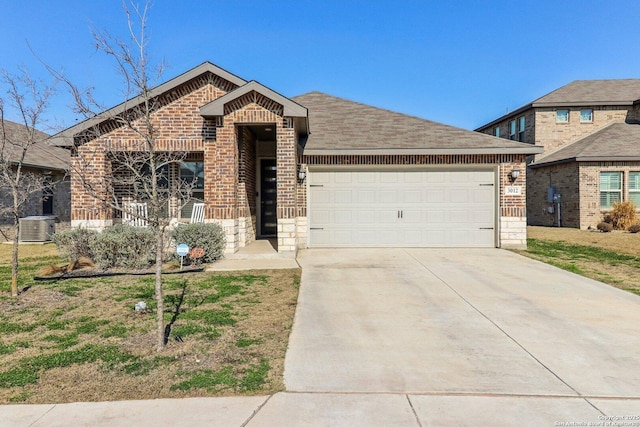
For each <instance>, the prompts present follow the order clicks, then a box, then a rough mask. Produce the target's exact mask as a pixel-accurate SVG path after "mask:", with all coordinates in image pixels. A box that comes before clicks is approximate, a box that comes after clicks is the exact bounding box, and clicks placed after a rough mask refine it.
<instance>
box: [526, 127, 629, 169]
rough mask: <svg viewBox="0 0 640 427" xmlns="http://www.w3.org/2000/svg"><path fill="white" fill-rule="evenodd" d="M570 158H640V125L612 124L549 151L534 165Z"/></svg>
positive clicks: (613, 159)
mask: <svg viewBox="0 0 640 427" xmlns="http://www.w3.org/2000/svg"><path fill="white" fill-rule="evenodd" d="M569 161H578V162H589V161H640V125H638V124H628V123H612V124H610V125H609V126H606V127H604V128H602V129H600V130H598V131H596V132H594V133H592V134H591V135H588V136H585V137H584V138H582V139H579V140H577V141H575V142H573V143H571V144H569V145H566V146H564V147H562V148H559V149H558V150H556V151H554V152H552V153H549V154H548V155H546V156H544V157H543V158H541V159H538V161H536V162H535V163H533V164H532V165H531V166H532V167H538V166H548V165H550V164H555V163H564V162H569Z"/></svg>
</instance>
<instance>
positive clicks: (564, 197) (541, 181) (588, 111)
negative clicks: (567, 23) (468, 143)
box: [476, 79, 640, 229]
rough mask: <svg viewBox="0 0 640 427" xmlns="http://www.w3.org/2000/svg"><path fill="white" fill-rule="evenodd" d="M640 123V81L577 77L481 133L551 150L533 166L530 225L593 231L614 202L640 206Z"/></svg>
mask: <svg viewBox="0 0 640 427" xmlns="http://www.w3.org/2000/svg"><path fill="white" fill-rule="evenodd" d="M639 123H640V79H627V80H577V81H574V82H572V83H569V84H568V85H566V86H563V87H561V88H559V89H557V90H555V91H553V92H551V93H549V94H547V95H545V96H543V97H541V98H538V99H537V100H535V101H533V102H531V103H529V104H527V105H525V106H523V107H521V108H519V109H517V110H515V111H513V112H511V113H508V114H505V115H504V116H502V117H500V118H498V119H496V120H494V121H492V122H490V123H488V124H486V125H484V126H482V127H480V128H478V129H476V130H477V131H478V132H482V133H485V134H489V135H495V136H500V137H502V138H507V139H513V140H517V141H522V142H525V143H529V144H535V145H537V146H541V147H544V153H543V154H539V155H536V156H535V158H533V157H532V158H530V159H529V161H530V163H529V165H528V168H527V218H528V221H529V224H530V225H556V226H557V225H558V221H560V225H562V226H564V227H575V228H581V229H586V228H589V227H591V228H595V227H596V225H597V224H598V222H600V221H602V219H603V217H604V215H605V214H606V213H607V212H608V211H609V210H610V209H611V208H612V205H613V203H614V202H620V201H632V202H634V203H635V204H636V207H640V124H639ZM558 195H559V197H558ZM558 202H559V203H558Z"/></svg>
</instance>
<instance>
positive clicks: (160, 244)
mask: <svg viewBox="0 0 640 427" xmlns="http://www.w3.org/2000/svg"><path fill="white" fill-rule="evenodd" d="M163 248H164V239H163V237H162V230H161V229H157V230H156V303H157V309H156V323H157V325H156V327H157V329H158V331H157V332H158V333H157V335H158V336H157V343H156V344H157V345H156V350H157V351H162V350H163V349H164V297H163V295H162V250H163Z"/></svg>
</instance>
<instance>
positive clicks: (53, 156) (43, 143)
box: [0, 120, 71, 171]
mask: <svg viewBox="0 0 640 427" xmlns="http://www.w3.org/2000/svg"><path fill="white" fill-rule="evenodd" d="M2 126H3V128H4V133H5V136H6V146H5V149H6V150H7V151H6V152H8V153H9V160H10V161H12V162H16V161H18V160H19V156H20V153H21V151H22V148H21V147H20V143H21V141H24V138H25V137H26V134H27V129H26V127H25V126H24V125H21V124H19V123H15V122H10V121H8V120H5V121H4V123H3V124H2ZM1 133H2V127H0V141H1V140H2V139H3V138H2V134H1ZM36 138H38V140H40V141H39V142H37V143H35V144H34V145H33V146H32V147H30V148H29V150H28V151H27V154H26V156H25V159H24V162H23V165H25V166H30V167H35V168H41V169H56V170H64V171H66V170H68V169H69V165H70V160H71V155H70V153H69V150H66V149H64V148H60V147H55V146H53V145H50V144H49V143H48V141H49V139H50V136H49V135H47V134H46V133H44V132H40V131H37V130H36ZM12 143H13V144H12Z"/></svg>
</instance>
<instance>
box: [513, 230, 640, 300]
mask: <svg viewBox="0 0 640 427" xmlns="http://www.w3.org/2000/svg"><path fill="white" fill-rule="evenodd" d="M585 233H586V232H585ZM527 246H528V247H527V250H525V251H517V252H518V253H520V254H522V255H525V256H528V257H531V258H534V259H537V260H540V261H543V262H546V263H547V264H551V265H554V266H556V267H559V268H562V269H565V270H567V271H571V272H572V273H576V274H580V275H582V276H585V277H589V278H592V279H595V280H599V281H601V282H604V283H607V284H609V285H612V286H615V287H617V288H620V289H624V290H626V291H629V292H633V293H635V294H639V295H640V257H637V256H635V255H630V254H628V253H623V252H618V251H614V250H611V249H603V248H602V247H600V246H595V245H584V244H575V243H571V242H567V241H552V240H546V239H533V238H530V239H528V240H527Z"/></svg>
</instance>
